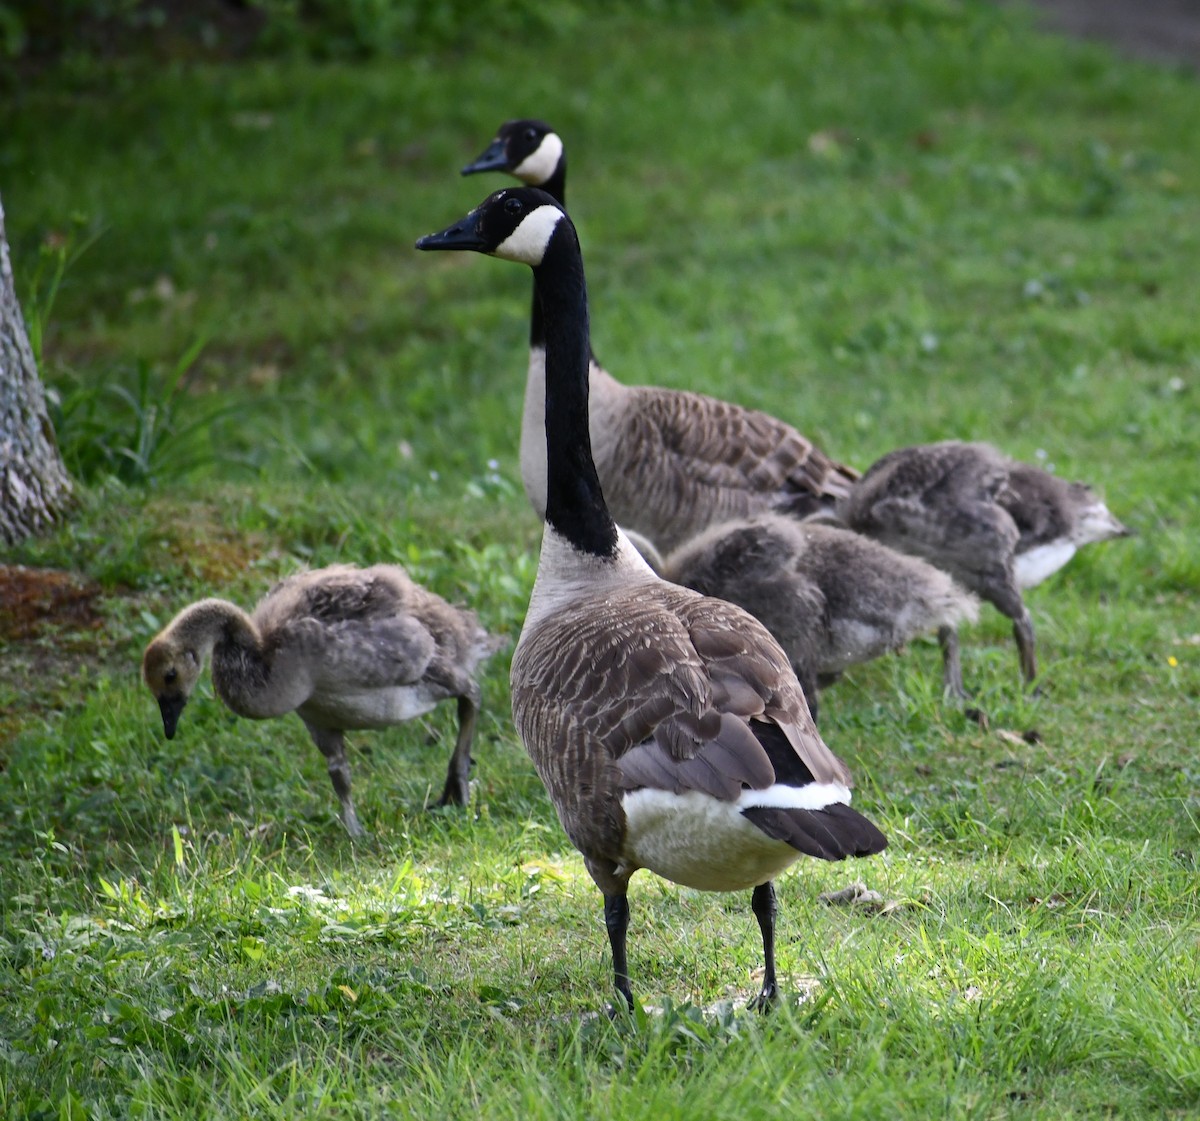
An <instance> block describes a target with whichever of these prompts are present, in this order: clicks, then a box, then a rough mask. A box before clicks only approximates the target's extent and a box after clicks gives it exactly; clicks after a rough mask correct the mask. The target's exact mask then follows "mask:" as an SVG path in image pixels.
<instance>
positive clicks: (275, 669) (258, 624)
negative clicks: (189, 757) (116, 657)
mask: <svg viewBox="0 0 1200 1121" xmlns="http://www.w3.org/2000/svg"><path fill="white" fill-rule="evenodd" d="M498 645H499V644H498V642H497V640H495V639H493V638H492V637H491V636H489V635H488V634H487V632H486V631H484V629H483V628H482V627H481V626H480V625H479V622H478V620H477V619H476V617H475V615H474V614H473V613H472V612H470V611H467V610H465V609H463V608H459V607H455V606H452V605H451V604H449V603H447V602H446V601H445V600H444V599H442V598H441V597H440V596H437V595H435V594H434V593H433V592H431V591H429V590H428V589H426V588H423V587H422V586H421V585H419V584H417V583H415V582H414V581H413V580H411V579H410V578H409V576H408V574H407V573H406V572H405V571H404V569H402V568H400V567H399V566H397V565H375V566H374V567H372V568H365V569H359V568H355V567H353V566H351V565H334V566H331V567H329V568H323V569H318V570H315V571H311V572H302V573H297V574H295V575H292V576H289V577H287V578H286V579H284V580H282V581H280V582H279V583H278V584H277V585H275V587H274V588H272V589H271V590H270V591H269V592H268V593H267V595H266V596H265V597H264V598H263V599H262V600H261V601H260V602H259V603H258V605H257V606H256V607H255V608H254V610H253V612H252V613H250V614H247V613H246V612H244V611H243V610H242V609H241V608H239V607H237V606H236V605H235V604H232V603H229V602H228V601H225V600H220V599H206V600H201V601H199V602H198V603H194V604H192V605H191V606H189V607H186V608H184V609H183V610H182V611H181V612H180V613H179V614H178V615H176V617H175V618H174V619H173V620H172V621H171V623H169V624H168V625H167V627H165V628H164V629H163V631H162V632H160V633H159V634H158V635H157V636H156V637H155V638H154V639H153V640H152V641H151V642H150V644H149V645H148V646H147V648H146V651H145V655H144V657H143V659H142V675H143V678H144V680H145V681H146V684H147V685H148V687H149V688H150V690H151V691H152V692H153V693H154V695H155V697H156V699H157V700H158V703H159V708H160V710H161V713H162V717H163V729H164V731H165V733H166V735H167V738H168V739H170V738H172V737H173V736H174V734H175V729H176V725H177V723H178V720H179V716H180V713H181V712H182V710H183V707H184V705H185V704H186V703H187V700H188V696H189V694H190V693H191V691H192V689H193V688H194V686H195V684H196V681H197V679H198V678H199V675H200V671H201V669H202V668H203V665H204V663H205V662H206V661H207V660H209V659H210V658H211V661H212V678H213V688H214V689H215V691H216V693H217V696H218V697H220V698H221V700H222V701H223V702H224V703H225V704H226V705H227V706H228V707H229V708H230V709H231V710H232V711H233V712H235V713H237V714H238V715H239V716H245V717H249V718H251V719H255V720H262V719H268V718H270V717H275V716H282V715H284V714H285V713H288V712H292V711H295V712H296V713H297V714H298V715H299V716H300V718H301V720H303V722H304V725H305V727H306V728H307V729H308V731H309V734H310V735H311V737H312V739H313V741H314V742H315V743H316V744H317V746H318V748H320V750H321V752H322V754H323V755H324V756H325V757H326V760H327V763H328V769H329V774H330V778H331V780H332V782H333V785H334V789H335V791H336V792H337V794H338V798H339V801H340V803H341V810H342V818H343V821H344V823H345V825H346V828H347V830H348V832H350V833H351V835H354V836H358V835H361V834H362V833H363V832H364V830H363V829H362V826H361V824H360V823H359V821H358V816H357V814H356V812H355V810H354V803H353V800H352V798H351V795H350V768H349V764H348V762H347V761H346V757H345V742H344V735H343V733H344V732H346V731H348V730H353V729H369V728H384V727H388V726H390V725H393V724H398V723H401V722H403V721H405V720H409V719H411V718H413V717H415V716H419V715H422V714H423V713H425V712H428V711H429V710H430V709H432V708H433V707H434V706H435V705H437V704H438V703H440V702H441V701H443V700H447V699H449V698H457V700H458V710H459V734H458V739H457V742H456V745H455V749H454V754H453V756H452V757H451V761H450V766H449V769H448V772H447V776H446V785H445V788H444V790H443V792H442V797H441V800H440V801H439V803H438V804H439V805H444V804H448V803H451V802H454V803H458V804H460V805H462V804H466V801H467V797H468V791H469V786H468V781H469V771H470V766H471V741H472V738H473V734H474V728H475V723H476V719H477V716H478V711H479V702H480V691H479V686H478V684H477V682H476V681H475V679H474V674H475V672H476V670H477V668H478V667H479V665H480V664H481V663H482V662H483V661H484V660H485V659H486V658H487V657H488V656H490V655H491V654H492V653H493V652H494V651H495V650H496V649H497V647H498Z"/></svg>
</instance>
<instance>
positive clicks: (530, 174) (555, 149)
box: [512, 132, 563, 187]
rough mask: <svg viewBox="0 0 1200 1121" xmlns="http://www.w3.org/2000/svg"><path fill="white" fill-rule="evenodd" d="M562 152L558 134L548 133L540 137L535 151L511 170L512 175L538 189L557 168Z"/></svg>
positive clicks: (561, 143)
mask: <svg viewBox="0 0 1200 1121" xmlns="http://www.w3.org/2000/svg"><path fill="white" fill-rule="evenodd" d="M562 151H563V142H562V141H561V140H560V139H559V137H558V133H556V132H548V133H546V135H545V136H543V137H542V142H541V143H540V144H539V145H538V146H537V151H535V152H531V153H530V154H529V155H528V156H526V157H525V158H524V159H523V160H522V161H521V162H520V163H519V164H517V166H516V167H514V168H513V171H512V173H513V175H515V176H516V177H517V178H518V179H520V180H521V182H522V183H528V184H529V185H530V186H531V187H540V186H541V185H542V184H543V183H545V182H546V180H547V179H549V178H550V176H551V175H553V174H554V170H555V168H557V167H558V161H559V160H560V159H561V158H562Z"/></svg>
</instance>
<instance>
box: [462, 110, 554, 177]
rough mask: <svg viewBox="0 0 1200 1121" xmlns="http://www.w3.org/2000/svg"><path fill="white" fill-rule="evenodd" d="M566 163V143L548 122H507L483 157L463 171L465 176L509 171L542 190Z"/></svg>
mask: <svg viewBox="0 0 1200 1121" xmlns="http://www.w3.org/2000/svg"><path fill="white" fill-rule="evenodd" d="M565 163H566V161H565V159H564V158H563V142H562V140H561V139H560V138H559V135H558V133H556V132H555V131H554V129H552V128H551V127H550V126H549V125H548V124H546V122H545V121H538V120H532V119H523V120H519V121H505V122H504V124H502V125H501V126H500V128H499V129H498V130H497V132H496V138H495V139H494V140H493V141H492V142H491V143H490V144H489V145H488V146H487V148H486V149H485V151H484V152H483V154H482V155H481V156H480V157H479V158H478V159H476V160H474V161H473V162H471V163H469V164H467V166H466V167H464V168H463V169H462V173H463V175H476V174H478V173H479V172H481V171H507V172H508V174H509V175H512V176H515V177H516V178H517V179H520V180H521V182H522V183H528V184H529V186H531V187H540V186H542V185H543V184H545V183H548V182H549V181H550V180H551V179H553V178H554V175H555V173H556V172H558V171H560V170H562V168H563V165H564V164H565Z"/></svg>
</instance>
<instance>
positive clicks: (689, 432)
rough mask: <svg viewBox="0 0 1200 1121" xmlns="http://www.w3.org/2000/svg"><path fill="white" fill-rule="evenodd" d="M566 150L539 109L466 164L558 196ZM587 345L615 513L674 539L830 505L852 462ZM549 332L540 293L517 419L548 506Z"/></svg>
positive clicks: (602, 464)
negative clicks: (644, 382) (638, 381)
mask: <svg viewBox="0 0 1200 1121" xmlns="http://www.w3.org/2000/svg"><path fill="white" fill-rule="evenodd" d="M566 168H567V163H566V153H565V151H564V148H563V143H562V140H561V139H560V137H559V136H558V134H557V133H555V132H554V130H553V129H551V128H550V126H549V125H547V124H546V123H545V122H543V121H536V120H520V121H509V122H508V123H507V124H504V125H502V126H501V128H500V131H499V132H498V133H497V135H496V138H495V139H494V140H493V141H492V143H491V144H490V145H489V146H488V148H487V150H486V151H485V152H484V153H483V154H482V155H481V156H480V157H479V158H478V159H477V160H475V161H474V162H473V163H470V164H468V165H467V166H466V167H465V168H463V174H464V175H469V174H473V173H475V172H481V171H506V172H508V173H509V174H511V175H514V176H516V177H517V178H518V179H521V180H522V181H524V182H525V183H527V184H529V185H531V186H536V187H540V188H542V189H543V190H545V191H546V192H547V193H548V194H550V195H551V196H552V197H553V198H554V199H555V201H556V202H557V203H558V204H559V205H560V206H564V205H565V203H564V198H565V191H566ZM588 353H589V356H590V360H591V361H590V365H591V369H590V381H591V386H590V406H589V421H590V432H591V440H592V457H593V459H594V461H595V464H596V470H597V472H598V474H599V477H600V483H601V486H602V487H603V488H604V497H605V500H606V501H607V503H608V507H609V509H610V510H611V511H612V515H613V517H614V518H615V519H616V520H617V522H618V523H619V524H620V525H621V526H623V527H625V526H627V527H629V528H630V529H633V530H637V531H638V532H640V533H642V534H644V535H645V536H646V537H648V538H649V539H650V540H651V541H653V542H654V543H655V545H656V546H657V547H658V548H660V549H662V550H670V549H673V548H675V547H676V546H677V545H679V544H680V543H682V542H683V541H685V540H687V539H688V538H689V537H692V536H694V535H695V534H697V533H699V532H700V531H701V530H702V529H704V528H705V527H706V526H708V525H711V524H713V523H714V522H720V521H725V520H727V519H729V518H734V517H740V516H743V515H746V514H750V513H755V512H757V511H763V510H775V511H778V512H780V513H784V514H788V515H791V516H793V517H797V518H803V517H807V516H809V515H811V514H814V513H818V512H825V511H830V510H832V509H833V507H834V505H835V503H836V502H837V500H838V499H839V498H843V497H845V496H846V495H847V494H848V493H849V489H850V485H851V484H852V483H853V482H854V480H855V479H857V478H858V472H856V471H855V470H853V469H852V468H850V467H847V466H845V465H843V464H840V463H836V462H834V461H833V460H831V459H830V458H829V457H828V456H827V455H825V453H824V452H822V451H821V450H820V449H819V448H817V447H816V446H815V445H814V444H813V443H812V442H811V441H810V440H808V439H806V438H805V437H804V436H802V435H801V434H800V433H799V432H797V431H796V429H795V428H793V427H792V426H791V425H790V424H785V423H784V422H783V421H781V420H777V419H776V418H775V417H773V416H769V415H767V414H766V413H762V412H758V411H757V410H754V409H747V408H743V407H742V406H740V405H735V404H731V403H730V402H727V401H720V400H717V399H716V398H713V397H707V396H704V395H702V394H699V393H689V392H685V391H680V390H672V389H662V388H658V387H654V386H627V385H624V384H622V383H621V382H619V381H617V379H616V378H614V377H613V376H612V375H611V374H609V373H608V372H607V371H606V370H605V369H604V368H603V367H602V366H601V365H600V364H599V362H597V361H596V358H595V355H594V354H592V352H591V344H590V342H589V346H588ZM545 362H546V337H545V328H544V326H543V321H542V311H541V307H540V305H539V303H538V300H537V298H536V296H535V297H534V301H533V311H532V315H531V318H530V330H529V374H528V377H527V379H526V384H525V406H524V411H523V415H522V421H521V478H522V481H523V483H524V485H525V492H526V494H527V495H528V497H529V500H530V502H531V503H532V504H533V507H534V509H535V510H536V511H537V513H538V516H539V517H543V518H544V517H545V510H546V455H545V451H546V449H545V443H544V438H543V429H544V427H545V380H546V376H545Z"/></svg>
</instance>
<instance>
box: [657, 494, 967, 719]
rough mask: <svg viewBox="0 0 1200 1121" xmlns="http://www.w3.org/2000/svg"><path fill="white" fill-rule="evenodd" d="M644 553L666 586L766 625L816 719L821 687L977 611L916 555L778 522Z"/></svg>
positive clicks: (742, 521)
mask: <svg viewBox="0 0 1200 1121" xmlns="http://www.w3.org/2000/svg"><path fill="white" fill-rule="evenodd" d="M634 545H635V547H637V548H638V550H639V551H642V550H643V549H644V548H645V546H644V545H642V544H640V543H639V542H638V541H636V540H635V541H634ZM642 555H643V556H645V557H646V560H647V561H648V563H649V564H650V566H651V567H652V568H654V569H655V571H656V572H658V574H659V575H660V576H662V577H664V578H665V579H667V580H670V581H672V582H673V583H676V584H682V585H683V586H684V587H686V588H692V589H694V590H695V591H697V592H701V593H703V594H704V595H706V596H715V597H716V598H717V599H727V600H729V601H730V602H731V603H736V604H737V605H738V606H739V607H744V608H745V609H746V610H747V611H749V612H750V614H751V615H753V616H754V617H755V618H756V619H758V620H759V622H761V623H763V624H764V625H765V626H766V627H767V629H768V630H769V631H770V632H771V633H772V634H773V635H774V636H775V638H776V639H777V640H778V641H779V645H780V646H782V647H783V649H784V650H785V651H786V652H787V655H788V657H789V658H790V659H791V663H792V669H793V670H795V671H796V676H797V678H799V680H800V684H801V686H802V687H803V689H804V695H805V697H806V698H807V700H808V707H809V709H810V710H811V712H812V714H813V719H814V720H816V718H817V690H818V688H824V687H825V686H827V685H831V684H832V683H833V682H834V681H836V680H837V679H838V678H839V677H840V676H841V674H842V673H843V671H845V670H846V669H848V668H849V667H850V666H852V665H857V664H858V663H859V662H866V661H870V660H871V659H872V658H878V657H879V656H880V655H882V654H886V653H887V652H888V651H891V650H897V649H899V647H901V646H903V645H904V644H905V643H906V642H908V641H910V640H911V639H913V638H916V637H917V636H918V635H922V634H928V633H930V632H933V631H938V630H940V628H942V627H951V628H953V627H957V626H958V624H959V623H960V622H962V621H964V620H968V619H974V618H976V617H977V615H978V612H979V604H978V602H977V601H976V599H975V597H974V596H972V595H971V594H970V593H969V592H966V591H964V590H963V589H962V588H960V587H959V586H958V585H957V584H956V583H955V582H954V581H953V580H952V579H951V578H950V577H949V576H948V575H947V574H946V573H945V572H942V571H940V570H939V569H937V568H934V567H933V565H931V564H926V563H925V562H924V561H922V560H920V559H919V558H917V557H911V556H905V555H904V554H903V553H898V552H896V551H894V550H892V549H889V548H888V547H887V546H886V545H882V544H880V543H879V542H878V541H872V540H871V539H870V538H869V537H863V536H862V535H861V534H858V533H853V532H851V531H850V530H848V529H840V528H838V527H837V526H831V525H819V524H816V523H814V522H797V521H795V520H794V519H792V518H785V517H782V516H780V515H779V514H756V515H754V516H753V517H750V518H739V519H737V520H735V521H732V522H726V523H724V524H722V525H717V526H713V527H712V528H711V529H707V530H705V531H704V532H703V533H701V534H699V535H698V536H697V537H693V538H692V540H690V541H688V542H687V543H686V544H685V545H681V546H680V547H679V548H678V549H676V550H675V551H674V552H673V553H671V554H670V555H669V556H667V557H666V558H665V559H664V558H660V557H655V556H654V554H653V553H651V555H650V556H646V554H645V552H643V553H642Z"/></svg>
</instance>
